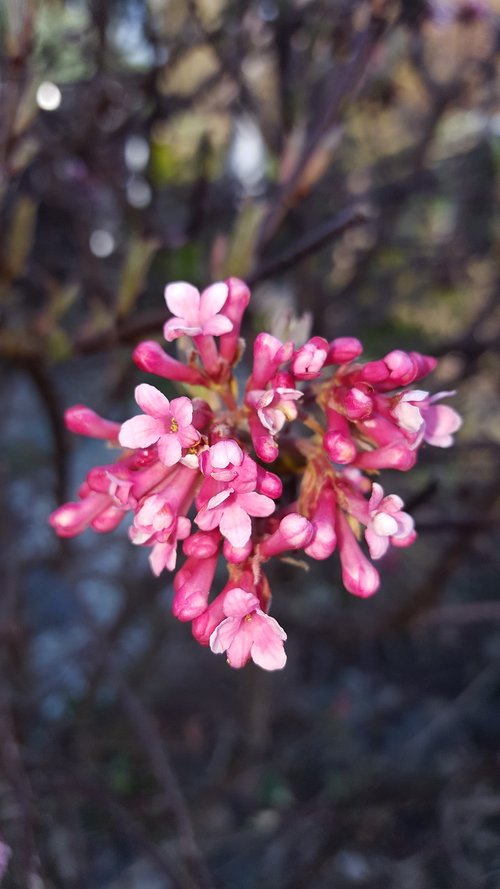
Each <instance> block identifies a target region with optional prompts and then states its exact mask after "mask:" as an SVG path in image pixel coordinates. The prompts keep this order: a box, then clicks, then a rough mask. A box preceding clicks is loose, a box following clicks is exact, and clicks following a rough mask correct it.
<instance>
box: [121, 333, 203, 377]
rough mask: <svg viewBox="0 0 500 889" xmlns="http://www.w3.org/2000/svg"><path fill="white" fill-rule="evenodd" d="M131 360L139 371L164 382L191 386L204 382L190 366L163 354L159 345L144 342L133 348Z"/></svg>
mask: <svg viewBox="0 0 500 889" xmlns="http://www.w3.org/2000/svg"><path fill="white" fill-rule="evenodd" d="M132 358H133V360H134V361H135V363H136V364H137V367H140V368H141V370H145V371H147V373H151V374H156V376H157V377H163V379H165V380H176V381H177V382H179V383H191V384H192V385H193V386H198V385H200V384H201V385H202V384H203V383H204V382H205V379H204V377H203V374H202V373H201V372H200V371H199V370H198V369H197V368H196V367H192V366H191V365H190V364H184V363H183V362H182V361H177V359H176V358H172V356H171V355H168V354H167V352H164V350H163V349H162V347H161V346H160V344H159V343H156V342H155V341H154V340H146V341H145V342H143V343H139V345H138V346H136V347H135V349H134V353H133V355H132Z"/></svg>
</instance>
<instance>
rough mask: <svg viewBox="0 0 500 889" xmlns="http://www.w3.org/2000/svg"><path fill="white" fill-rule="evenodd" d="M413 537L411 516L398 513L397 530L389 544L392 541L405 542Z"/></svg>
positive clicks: (413, 530)
mask: <svg viewBox="0 0 500 889" xmlns="http://www.w3.org/2000/svg"><path fill="white" fill-rule="evenodd" d="M414 535H415V522H414V521H413V518H412V517H411V515H408V513H407V512H400V513H399V515H398V530H397V532H396V534H394V535H393V538H392V540H391V543H394V541H395V540H396V541H398V542H399V541H401V540H406V539H408V538H409V537H413V536H414Z"/></svg>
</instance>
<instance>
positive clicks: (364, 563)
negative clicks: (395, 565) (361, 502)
mask: <svg viewBox="0 0 500 889" xmlns="http://www.w3.org/2000/svg"><path fill="white" fill-rule="evenodd" d="M336 529H337V540H338V544H339V555H340V562H341V565H342V580H343V582H344V586H345V588H346V589H347V590H349V592H350V593H352V594H353V595H354V596H360V597H361V598H362V599H366V598H367V597H368V596H373V594H374V593H376V592H377V590H378V588H379V585H380V577H379V574H378V571H377V569H376V568H374V567H373V565H372V563H371V562H370V561H369V560H368V559H367V558H366V556H365V555H364V553H362V552H361V549H360V546H359V544H358V541H357V540H356V538H355V536H354V534H353V531H352V529H351V526H350V525H349V522H348V521H347V518H346V516H345V515H344V513H343V512H342V510H341V509H339V508H337V518H336Z"/></svg>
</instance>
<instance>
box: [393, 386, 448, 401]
mask: <svg viewBox="0 0 500 889" xmlns="http://www.w3.org/2000/svg"><path fill="white" fill-rule="evenodd" d="M444 394H447V393H443V395H444ZM428 397H429V393H428V392H425V391H424V389H410V390H409V391H408V392H403V394H402V396H401V401H425V400H426V398H428ZM434 397H435V396H434Z"/></svg>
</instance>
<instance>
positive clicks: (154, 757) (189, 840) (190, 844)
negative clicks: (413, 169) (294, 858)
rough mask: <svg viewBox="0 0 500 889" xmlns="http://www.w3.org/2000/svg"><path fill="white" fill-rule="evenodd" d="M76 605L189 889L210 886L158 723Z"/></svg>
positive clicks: (84, 608)
mask: <svg viewBox="0 0 500 889" xmlns="http://www.w3.org/2000/svg"><path fill="white" fill-rule="evenodd" d="M78 605H79V607H80V609H81V611H82V614H83V616H84V619H85V622H86V623H87V624H88V626H89V627H90V629H91V630H92V632H93V634H94V638H95V642H96V648H97V654H98V657H99V658H100V659H101V661H102V663H103V666H104V669H105V671H106V673H107V674H108V676H109V678H110V680H111V681H112V683H113V685H114V686H115V688H116V690H117V692H118V697H119V700H120V703H121V705H122V708H123V710H124V712H125V714H126V716H127V718H128V720H129V722H130V724H131V726H132V729H133V731H134V732H135V733H136V735H137V737H138V738H139V740H140V741H141V743H142V744H143V747H144V751H145V753H146V755H147V757H148V759H149V762H150V765H151V769H152V772H153V774H154V776H155V778H156V780H157V782H158V784H159V786H160V787H161V788H162V791H163V794H164V799H165V802H166V805H167V807H168V809H169V811H170V812H171V813H172V815H173V818H174V821H175V825H176V828H177V831H178V838H179V851H180V855H181V857H182V859H183V860H184V862H185V864H186V866H187V868H188V871H190V872H191V873H193V874H194V882H193V881H192V882H191V884H190V885H191V887H192V889H212V887H213V883H212V879H211V876H210V874H209V871H208V868H207V865H206V863H205V860H204V858H203V855H202V852H201V850H200V848H199V846H198V843H197V841H196V838H195V834H194V830H193V825H192V823H191V817H190V814H189V811H188V808H187V805H186V802H185V800H184V796H183V793H182V790H181V787H180V785H179V782H178V780H177V777H176V775H175V772H174V770H173V768H172V765H171V763H170V760H169V757H168V754H167V752H166V750H165V747H164V744H163V741H162V737H161V733H160V729H159V727H158V724H157V722H156V720H155V718H154V716H153V714H152V713H151V712H150V710H149V709H148V708H147V707H146V706H145V704H144V703H143V702H142V701H141V699H140V698H139V697H138V695H136V694H135V692H133V691H132V689H131V688H130V687H129V686H128V684H127V682H126V681H125V679H124V678H123V672H122V671H120V670H119V669H118V667H117V666H116V665H115V662H114V659H113V657H112V655H111V654H110V653H109V651H108V647H107V640H106V639H105V638H104V637H103V634H102V632H101V630H100V628H99V627H98V626H97V624H96V623H95V621H94V619H93V617H92V615H91V614H90V612H89V610H88V608H87V606H86V605H85V604H84V602H83V601H82V599H81V597H78Z"/></svg>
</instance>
